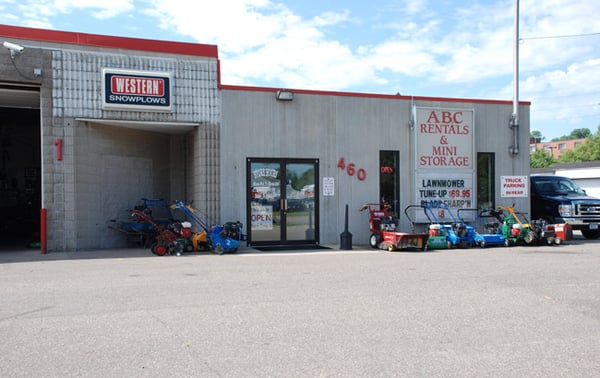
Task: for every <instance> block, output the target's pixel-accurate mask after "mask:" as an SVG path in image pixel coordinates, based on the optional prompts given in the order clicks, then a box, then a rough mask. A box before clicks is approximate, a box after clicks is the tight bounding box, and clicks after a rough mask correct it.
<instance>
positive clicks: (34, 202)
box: [0, 107, 41, 250]
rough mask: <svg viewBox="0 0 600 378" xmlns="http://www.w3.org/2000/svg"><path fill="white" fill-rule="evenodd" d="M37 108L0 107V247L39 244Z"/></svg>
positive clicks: (6, 248)
mask: <svg viewBox="0 0 600 378" xmlns="http://www.w3.org/2000/svg"><path fill="white" fill-rule="evenodd" d="M40 150H41V148H40V111H39V109H20V108H2V107H0V214H1V216H0V250H15V249H17V250H18V249H26V248H39V241H40V239H39V237H40V236H39V230H40V208H41V156H40Z"/></svg>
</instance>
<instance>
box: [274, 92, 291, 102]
mask: <svg viewBox="0 0 600 378" xmlns="http://www.w3.org/2000/svg"><path fill="white" fill-rule="evenodd" d="M275 98H277V101H292V100H293V99H294V92H292V91H286V90H283V89H282V90H279V91H277V94H276V96H275Z"/></svg>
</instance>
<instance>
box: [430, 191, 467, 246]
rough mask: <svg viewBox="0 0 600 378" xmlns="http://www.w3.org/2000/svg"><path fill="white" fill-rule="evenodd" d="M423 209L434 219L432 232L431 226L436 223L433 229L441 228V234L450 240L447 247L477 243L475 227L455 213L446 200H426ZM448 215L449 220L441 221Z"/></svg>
mask: <svg viewBox="0 0 600 378" xmlns="http://www.w3.org/2000/svg"><path fill="white" fill-rule="evenodd" d="M423 209H424V211H425V215H427V218H428V219H429V220H430V221H433V224H432V225H430V232H431V230H432V227H431V226H433V225H436V226H434V228H433V229H434V230H435V229H436V228H439V230H440V234H443V235H445V237H446V241H447V242H449V244H448V243H446V244H447V248H451V247H454V248H456V247H458V248H469V247H472V246H474V245H475V229H474V228H473V227H471V226H469V225H468V224H466V223H465V222H463V221H462V220H461V219H459V218H458V217H457V216H456V215H454V213H453V212H452V210H450V208H449V207H448V205H447V204H446V203H445V202H442V201H425V202H424V203H423ZM447 216H448V217H449V219H450V220H449V221H446V222H445V223H444V222H440V219H441V218H447ZM437 225H439V226H437ZM440 236H441V235H440ZM438 243H439V242H438Z"/></svg>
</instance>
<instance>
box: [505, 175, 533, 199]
mask: <svg viewBox="0 0 600 378" xmlns="http://www.w3.org/2000/svg"><path fill="white" fill-rule="evenodd" d="M500 186H501V188H502V189H501V190H502V191H501V196H502V197H528V196H529V178H528V177H527V176H500Z"/></svg>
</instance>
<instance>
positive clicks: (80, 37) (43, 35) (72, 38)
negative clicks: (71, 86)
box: [0, 24, 219, 58]
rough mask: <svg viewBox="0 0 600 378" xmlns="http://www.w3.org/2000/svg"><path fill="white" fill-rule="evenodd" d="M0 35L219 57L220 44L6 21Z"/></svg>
mask: <svg viewBox="0 0 600 378" xmlns="http://www.w3.org/2000/svg"><path fill="white" fill-rule="evenodd" d="M0 36H2V37H5V38H17V39H25V40H36V41H43V42H54V43H65V44H75V45H84V46H96V47H107V48H116V49H126V50H139V51H152V52H160V53H170V54H180V55H194V56H202V57H208V58H218V57H219V52H218V48H217V46H216V45H204V44H199V43H188V42H172V41H161V40H154V39H141V38H128V37H113V36H108V35H99V34H86V33H75V32H65V31H57V30H46V29H35V28H26V27H21V26H11V25H2V24H0Z"/></svg>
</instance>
